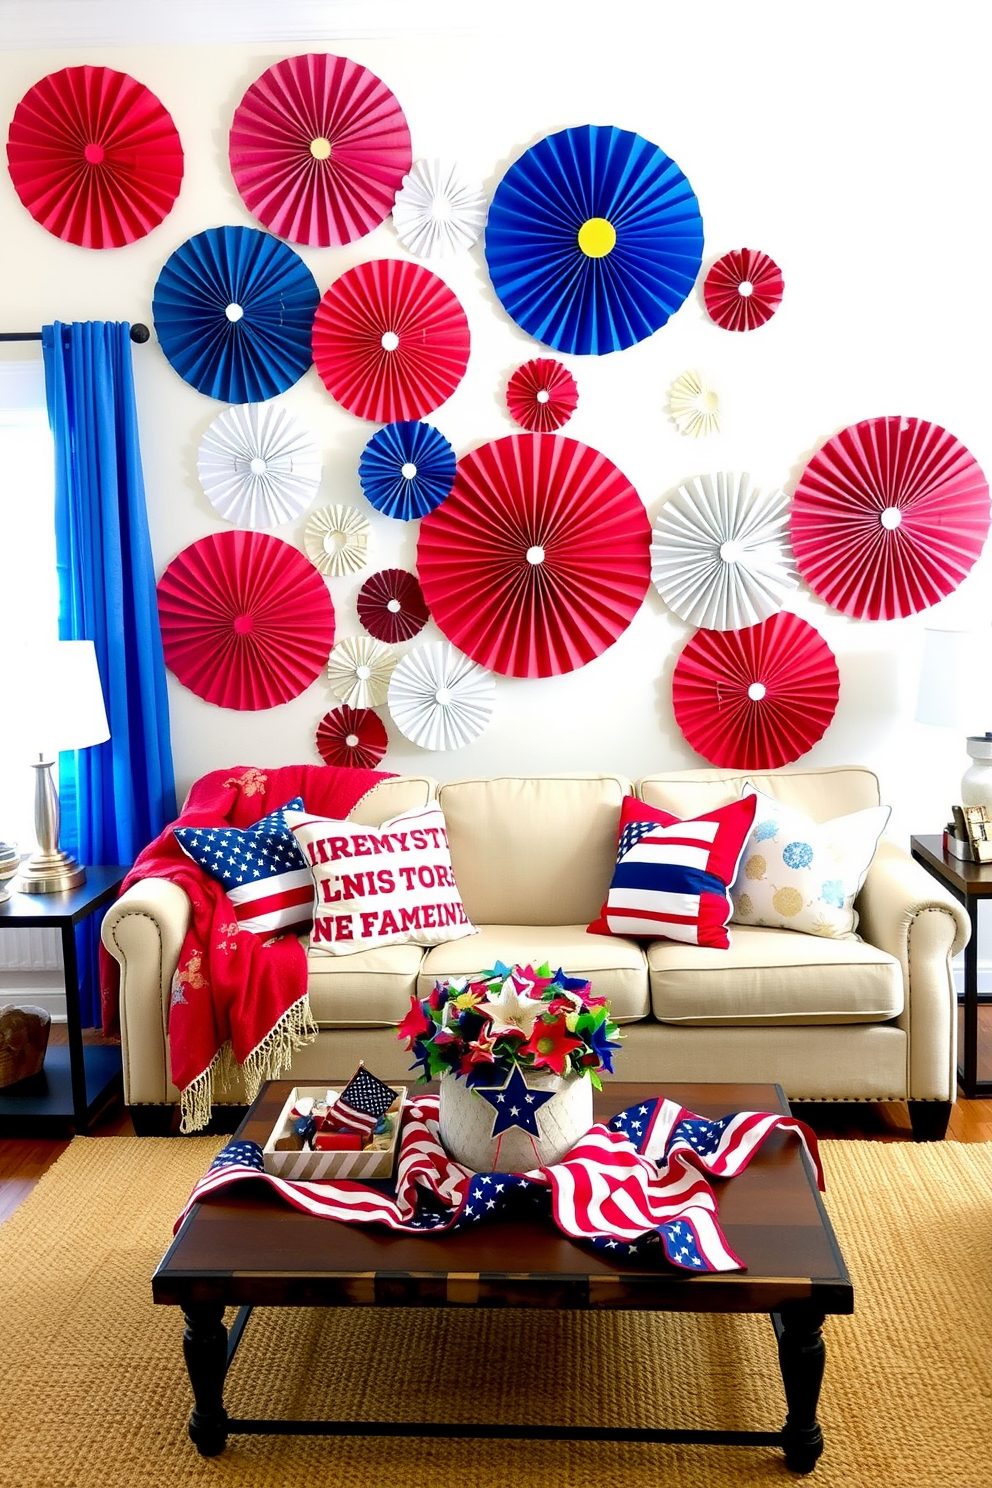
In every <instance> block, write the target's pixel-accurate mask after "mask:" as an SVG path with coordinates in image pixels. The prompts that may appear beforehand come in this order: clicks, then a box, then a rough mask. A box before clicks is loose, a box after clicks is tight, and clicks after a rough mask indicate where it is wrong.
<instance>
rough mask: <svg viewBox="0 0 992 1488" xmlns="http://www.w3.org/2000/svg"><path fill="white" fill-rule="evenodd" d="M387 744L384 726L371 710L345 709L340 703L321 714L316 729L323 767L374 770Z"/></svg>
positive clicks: (346, 706) (387, 736)
mask: <svg viewBox="0 0 992 1488" xmlns="http://www.w3.org/2000/svg"><path fill="white" fill-rule="evenodd" d="M388 743H389V735H388V734H387V733H386V725H385V724H384V723H383V721H382V719H381V718H380V717H379V715H378V714H377V713H373V712H372V709H371V708H349V707H348V704H347V703H342V704H341V707H340V708H332V710H331V711H330V713H325V714H324V716H323V718H322V719H321V720H320V723H319V724H318V725H317V749H318V751H319V752H320V757H321V759H322V760H323V761H324V764H325V765H346V766H347V767H348V768H350V769H352V770H371V769H374V767H375V766H376V765H377V764H378V763H379V761H380V760H381V759H382V756H383V755H384V754H385V752H386V746H387V745H388Z"/></svg>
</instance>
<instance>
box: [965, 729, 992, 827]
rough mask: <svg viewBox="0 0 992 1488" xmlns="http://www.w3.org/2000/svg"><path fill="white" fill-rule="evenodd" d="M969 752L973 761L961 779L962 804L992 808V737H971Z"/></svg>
mask: <svg viewBox="0 0 992 1488" xmlns="http://www.w3.org/2000/svg"><path fill="white" fill-rule="evenodd" d="M968 753H969V755H970V756H971V760H972V763H971V764H970V765H969V767H968V769H967V770H966V771H965V775H964V779H963V780H962V781H961V804H962V806H988V807H989V808H990V809H992V738H989V736H988V735H987V734H986V736H985V737H984V738H982V736H981V735H980V734H979V735H978V736H976V737H975V738H971V739H969V740H968Z"/></svg>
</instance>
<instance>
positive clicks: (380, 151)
mask: <svg viewBox="0 0 992 1488" xmlns="http://www.w3.org/2000/svg"><path fill="white" fill-rule="evenodd" d="M229 155H230V161H231V172H232V174H233V176H234V183H235V185H236V186H237V188H238V191H239V192H240V193H241V196H242V199H243V200H244V203H245V206H246V207H247V208H248V210H249V211H250V212H253V213H254V214H255V216H256V217H257V218H258V219H259V221H260V222H262V223H264V224H265V226H266V227H267V228H269V229H270V231H271V232H274V233H277V234H278V235H279V237H281V238H288V239H289V240H290V242H292V243H309V244H310V245H311V246H312V247H315V248H327V247H334V246H337V245H339V244H341V243H352V242H354V241H355V239H356V238H361V237H364V236H365V234H366V233H369V232H371V231H372V229H373V228H375V227H378V226H379V224H380V222H384V221H385V219H386V218H387V217H388V216H389V213H390V211H391V210H392V206H393V199H394V197H395V196H396V193H397V191H398V190H399V189H400V186H401V185H402V184H403V177H404V175H405V174H406V172H407V171H409V169H410V164H411V161H412V158H413V156H412V151H411V148H410V130H409V128H408V126H407V122H406V119H405V118H404V116H403V111H402V109H401V108H400V106H399V104H398V103H397V101H396V99H395V97H394V96H393V94H392V93H391V92H390V90H389V89H388V88H387V87H386V85H385V83H384V82H382V80H381V79H380V78H378V77H376V75H375V73H374V72H370V71H369V69H368V68H367V67H360V66H359V64H358V63H357V62H352V61H350V59H349V58H347V57H333V56H330V55H327V54H324V53H309V54H308V55H306V56H302V57H286V58H284V60H283V61H281V62H276V63H275V64H274V65H273V66H272V67H270V68H269V69H268V70H267V71H266V72H263V73H262V76H261V77H260V78H258V79H257V81H256V82H254V83H252V85H251V87H250V88H249V89H248V91H247V92H246V93H245V96H244V97H243V98H242V100H241V102H240V104H239V105H238V107H237V110H236V111H235V114H234V121H233V123H232V125H231V137H230V146H229Z"/></svg>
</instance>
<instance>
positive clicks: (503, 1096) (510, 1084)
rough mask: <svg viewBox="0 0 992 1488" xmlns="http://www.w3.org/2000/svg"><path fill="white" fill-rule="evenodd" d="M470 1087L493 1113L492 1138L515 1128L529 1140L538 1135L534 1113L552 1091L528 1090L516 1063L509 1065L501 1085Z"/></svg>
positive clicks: (535, 1113)
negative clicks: (504, 1080)
mask: <svg viewBox="0 0 992 1488" xmlns="http://www.w3.org/2000/svg"><path fill="white" fill-rule="evenodd" d="M472 1088H473V1089H474V1090H475V1092H476V1094H477V1095H481V1096H482V1099H483V1100H484V1101H486V1102H488V1104H489V1105H490V1106H492V1108H493V1110H494V1111H495V1112H496V1118H495V1120H494V1122H493V1129H492V1136H493V1137H501V1136H502V1135H503V1133H504V1132H507V1131H509V1130H510V1128H511V1127H514V1126H519V1128H520V1130H521V1131H525V1132H528V1133H529V1134H530V1135H531V1136H532V1137H539V1136H540V1135H541V1133H540V1132H539V1131H538V1129H537V1113H538V1111H539V1110H540V1109H541V1107H542V1106H543V1105H544V1103H545V1101H549V1100H550V1099H551V1097H552V1096H553V1095H554V1093H555V1092H554V1091H553V1090H532V1089H531V1087H530V1086H529V1085H528V1084H527V1081H526V1080H525V1079H524V1077H523V1074H522V1073H521V1070H520V1066H519V1065H518V1064H515V1065H514V1066H513V1069H512V1070H511V1071H510V1078H509V1079H508V1080H507V1081H506V1084H505V1085H474V1086H473V1087H472Z"/></svg>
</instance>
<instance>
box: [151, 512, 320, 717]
mask: <svg viewBox="0 0 992 1488" xmlns="http://www.w3.org/2000/svg"><path fill="white" fill-rule="evenodd" d="M158 612H159V620H160V622H161V627H162V649H163V651H164V653H165V664H166V666H168V667H169V668H170V669H171V670H172V671H173V672H174V673H175V674H176V676H177V677H178V678H179V680H180V682H182V683H183V685H184V686H185V687H188V688H189V689H190V691H191V692H195V693H196V695H197V697H202V698H204V699H205V700H206V701H207V702H208V703H216V704H217V706H218V707H220V708H236V709H239V710H241V711H249V710H257V709H259V708H274V707H275V706H276V704H278V703H285V702H288V701H289V699H290V698H294V697H298V696H299V694H300V693H301V692H303V691H304V690H305V689H306V688H307V687H309V686H310V684H311V682H314V681H315V680H316V678H317V677H318V676H319V675H320V673H321V671H322V670H323V668H324V667H325V666H326V664H327V657H328V653H329V652H330V649H331V647H332V646H333V644H334V606H333V604H332V603H331V596H330V594H329V593H328V591H327V585H326V584H325V583H324V580H323V579H322V578H321V576H320V574H319V573H318V572H317V570H316V569H315V568H314V566H313V564H312V563H310V562H308V561H307V559H306V558H304V556H303V554H302V553H300V552H298V551H297V549H296V548H294V547H292V546H291V545H290V544H289V543H287V542H283V540H282V539H281V538H278V537H272V536H270V535H269V534H268V533H264V532H243V531H241V530H240V529H238V530H235V531H232V532H219V533H216V534H214V536H212V537H204V538H201V539H200V541H199V542H195V543H191V544H190V546H189V547H188V548H184V549H183V551H182V552H181V553H180V554H179V555H178V556H177V557H176V558H174V559H173V560H172V562H171V563H170V564H169V566H168V568H167V569H166V571H165V573H164V574H163V575H162V577H161V579H160V580H159V583H158Z"/></svg>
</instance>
